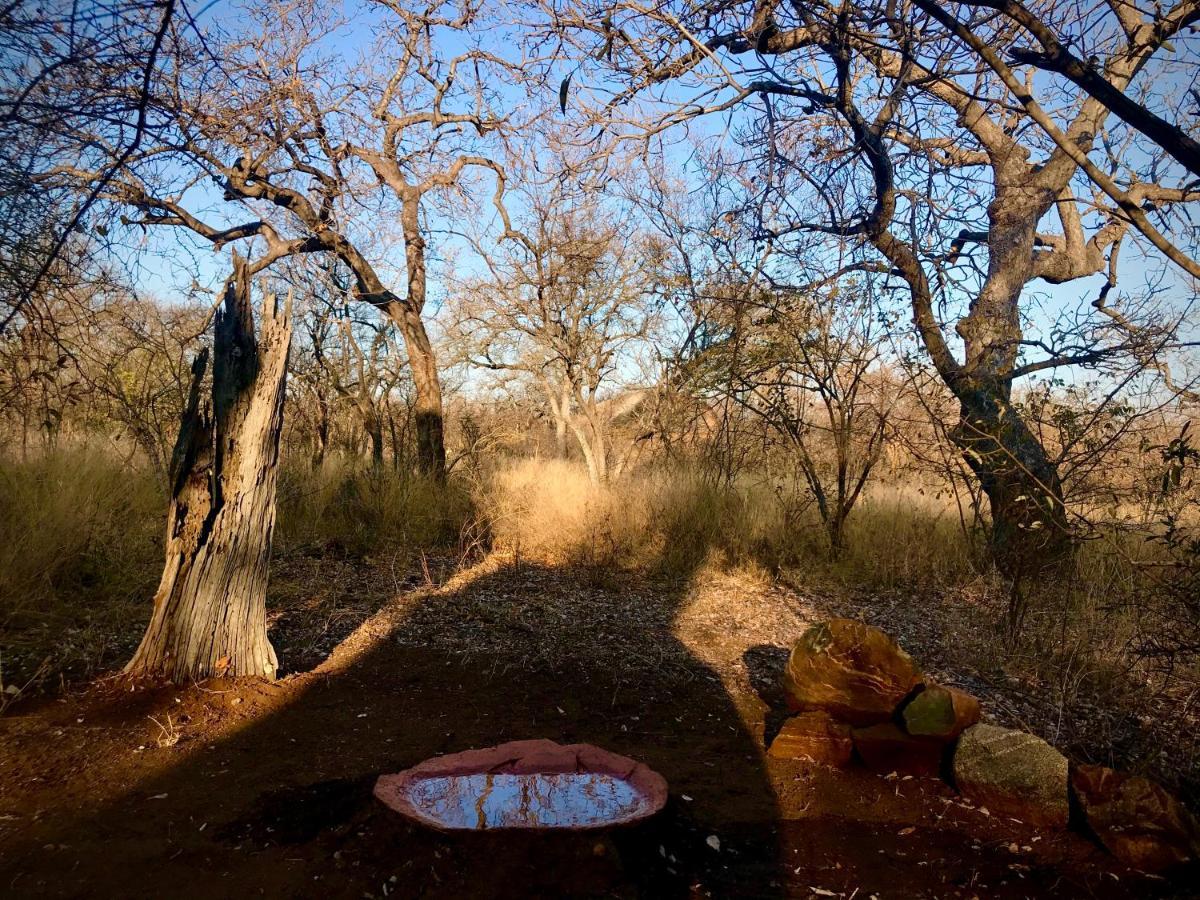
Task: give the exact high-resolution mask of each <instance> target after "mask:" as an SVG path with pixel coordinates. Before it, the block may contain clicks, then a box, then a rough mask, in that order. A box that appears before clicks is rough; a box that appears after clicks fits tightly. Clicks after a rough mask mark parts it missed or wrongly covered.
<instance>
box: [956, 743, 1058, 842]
mask: <svg viewBox="0 0 1200 900" xmlns="http://www.w3.org/2000/svg"><path fill="white" fill-rule="evenodd" d="M953 772H954V784H955V786H956V787H957V788H958V789H959V790H960V791H961V792H962V793H963V794H964V795H965V796H967V797H970V798H971V799H972V800H974V801H976V802H977V803H980V804H982V805H984V806H986V807H988V809H990V810H991V811H992V812H993V813H999V814H1001V815H1005V816H1012V817H1013V818H1015V819H1020V820H1021V821H1023V822H1028V823H1029V824H1030V825H1045V826H1052V827H1057V828H1062V827H1065V826H1066V824H1067V814H1068V801H1067V758H1066V757H1065V756H1063V755H1062V754H1061V753H1059V752H1058V751H1057V750H1055V749H1054V748H1053V747H1051V746H1050V745H1049V744H1047V743H1046V742H1045V741H1043V740H1042V739H1041V738H1039V737H1034V736H1033V735H1032V734H1025V733H1024V732H1022V731H1013V730H1011V729H1008V728H999V727H997V726H995V725H973V726H971V727H970V728H968V729H967V730H966V731H964V732H963V733H962V737H960V738H959V740H958V746H957V747H956V748H955V750H954V764H953Z"/></svg>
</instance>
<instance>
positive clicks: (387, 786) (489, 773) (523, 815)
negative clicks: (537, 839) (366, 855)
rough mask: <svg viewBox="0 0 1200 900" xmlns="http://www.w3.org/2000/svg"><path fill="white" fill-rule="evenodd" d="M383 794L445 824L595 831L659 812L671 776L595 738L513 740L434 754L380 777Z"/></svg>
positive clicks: (394, 805)
mask: <svg viewBox="0 0 1200 900" xmlns="http://www.w3.org/2000/svg"><path fill="white" fill-rule="evenodd" d="M375 796H376V797H378V798H379V799H380V800H381V801H382V802H383V803H384V804H385V805H386V806H388V807H390V808H391V809H394V810H395V811H396V812H398V813H400V814H401V815H402V816H405V817H406V818H408V819H411V820H412V821H415V822H418V823H420V824H422V825H426V826H428V827H430V828H434V829H437V830H439V831H496V830H522V831H587V830H593V829H601V828H611V827H613V826H617V825H628V824H630V823H633V822H638V821H641V820H642V819H646V818H649V817H650V816H652V815H654V814H655V813H657V812H659V811H660V810H661V809H662V808H663V805H664V804H665V803H666V801H667V782H666V779H664V778H663V777H662V776H661V775H659V774H658V773H657V772H655V771H653V770H652V769H650V768H648V767H647V766H645V765H643V764H642V763H639V762H635V761H634V760H632V759H629V758H628V757H625V756H618V755H617V754H615V753H609V752H608V751H607V750H601V749H600V748H599V747H593V746H591V745H590V744H568V745H562V744H556V743H555V742H554V741H549V740H532V741H512V742H510V743H507V744H501V745H500V746H498V747H488V748H487V749H484V750H467V751H464V752H462V753H452V754H450V755H448V756H438V757H435V758H433V759H429V760H426V761H425V762H423V763H420V764H419V765H416V766H414V767H413V768H411V769H407V770H405V771H403V772H400V773H398V774H395V775H383V776H380V778H379V780H378V781H376V782H375Z"/></svg>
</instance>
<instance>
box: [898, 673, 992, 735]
mask: <svg viewBox="0 0 1200 900" xmlns="http://www.w3.org/2000/svg"><path fill="white" fill-rule="evenodd" d="M981 713H982V710H981V709H980V706H979V701H978V700H976V699H975V698H974V697H972V696H971V695H970V694H968V693H966V692H965V691H960V690H958V689H957V688H951V687H942V686H941V685H940V684H930V685H927V686H926V688H925V690H923V691H921V693H919V694H917V696H915V697H913V699H912V701H911V702H909V704H908V705H907V706H905V707H904V730H905V731H907V732H908V733H909V734H911V735H916V736H919V737H933V738H940V739H941V740H943V741H952V740H954V738H956V737H958V736H959V735H960V734H962V733H963V732H964V731H966V730H967V729H968V728H970V727H971V726H972V725H974V724H976V723H977V722H978V721H979V716H980V714H981Z"/></svg>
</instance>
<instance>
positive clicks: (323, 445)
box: [312, 396, 329, 470]
mask: <svg viewBox="0 0 1200 900" xmlns="http://www.w3.org/2000/svg"><path fill="white" fill-rule="evenodd" d="M328 451H329V401H327V400H326V399H325V398H324V397H323V396H318V397H317V429H316V446H315V448H314V449H313V462H312V467H313V468H314V469H318V470H319V469H321V468H322V467H323V466H324V465H325V454H326V453H327V452H328Z"/></svg>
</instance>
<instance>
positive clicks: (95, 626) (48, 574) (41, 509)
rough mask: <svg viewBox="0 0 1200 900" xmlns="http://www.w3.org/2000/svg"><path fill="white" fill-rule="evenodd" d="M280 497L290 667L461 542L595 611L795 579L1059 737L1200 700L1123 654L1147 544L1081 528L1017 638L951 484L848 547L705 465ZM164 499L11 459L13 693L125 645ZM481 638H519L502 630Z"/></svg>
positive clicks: (279, 608)
mask: <svg viewBox="0 0 1200 900" xmlns="http://www.w3.org/2000/svg"><path fill="white" fill-rule="evenodd" d="M279 500H280V509H279V517H278V531H277V540H276V559H275V562H274V563H273V567H272V583H271V588H270V592H269V596H268V604H269V606H270V613H271V621H272V623H273V629H272V635H273V640H275V641H276V642H277V643H278V644H279V645H280V646H281V647H282V648H283V649H284V651H285V656H286V657H287V658H288V659H289V660H291V664H292V665H294V666H307V665H311V664H315V663H316V662H318V661H319V660H320V659H321V658H323V657H324V655H326V654H327V653H328V652H330V650H331V649H332V648H333V647H334V646H335V645H336V644H337V643H338V642H339V641H340V640H342V639H343V638H344V637H345V635H346V634H348V633H350V631H352V630H353V628H354V627H356V625H357V623H358V622H360V621H362V620H363V619H364V618H365V617H367V616H369V615H371V614H373V613H374V612H375V611H376V610H378V609H380V608H381V607H382V606H384V605H386V604H387V603H388V602H389V598H391V597H394V596H395V595H397V594H402V593H405V592H407V591H411V590H412V589H413V588H416V587H420V586H422V585H429V584H434V583H439V582H441V581H443V580H445V578H446V577H447V576H448V575H449V574H450V573H451V572H452V571H453V570H454V569H455V568H461V567H462V565H463V563H464V562H465V561H467V560H468V559H475V558H478V555H479V554H478V553H471V552H468V551H479V550H488V549H494V551H495V552H494V553H493V554H492V562H493V563H494V564H496V565H501V566H503V567H505V568H506V569H507V570H509V571H512V572H514V573H517V575H514V578H515V581H514V585H518V584H519V583H520V581H521V577H525V576H520V577H518V576H519V575H520V572H521V571H522V567H523V566H525V565H526V564H536V566H535V567H534V568H537V567H540V568H541V569H542V570H543V571H544V570H545V567H567V568H569V570H570V571H571V573H572V578H573V579H575V580H576V581H577V582H578V583H579V585H580V589H581V591H582V593H581V594H580V596H581V597H583V598H585V602H587V603H594V602H598V601H597V600H596V597H598V596H605V597H606V596H608V593H606V592H610V593H611V592H612V591H616V592H617V593H618V594H619V595H620V596H621V597H623V598H624V599H623V600H622V606H621V609H620V610H617V609H616V608H614V610H613V614H614V615H632V614H633V607H636V606H638V605H639V604H641V605H643V606H645V610H643V613H642V614H643V615H650V616H652V615H654V610H657V609H659V607H660V606H662V604H663V603H668V602H673V603H679V602H684V601H682V598H683V597H684V596H685V595H687V596H692V595H693V593H692V592H694V591H704V590H708V589H710V588H714V586H716V585H718V584H725V582H724V581H723V580H722V579H726V578H727V577H728V576H733V577H735V578H736V579H737V580H738V583H740V584H742V585H758V586H759V588H761V590H762V591H766V592H768V593H770V594H772V595H774V594H777V593H778V592H779V591H780V590H781V584H782V585H788V586H790V588H791V590H790V592H788V593H789V595H790V596H793V597H797V596H799V597H803V598H805V602H806V604H808V606H809V607H810V608H811V609H813V610H815V611H816V613H820V612H821V611H822V610H823V611H824V613H825V614H835V613H843V614H850V615H856V616H860V617H862V618H866V619H868V620H871V621H874V622H876V623H877V624H879V625H881V626H882V627H884V628H885V629H887V630H889V631H891V632H893V633H895V634H896V635H897V637H899V638H900V639H901V640H902V641H903V642H904V643H905V644H906V645H907V646H909V647H910V649H912V650H913V652H914V653H916V654H918V655H919V656H921V657H922V658H924V659H926V660H928V662H929V664H930V666H931V667H932V668H933V670H934V671H935V672H940V673H942V674H941V676H940V677H950V676H951V675H952V674H953V673H958V675H959V676H960V677H968V678H973V679H976V680H977V683H975V684H968V685H966V686H968V687H974V688H975V689H976V690H978V691H980V692H981V693H988V695H989V696H992V697H995V698H997V699H996V700H995V701H994V705H996V706H997V708H1005V707H1004V704H1008V707H1007V708H1009V710H1010V713H1009V715H1008V718H1009V720H1011V721H1014V722H1021V721H1027V722H1029V723H1030V724H1031V727H1032V726H1033V725H1036V728H1035V730H1038V731H1040V732H1042V733H1045V734H1047V736H1050V737H1055V735H1056V733H1057V731H1058V730H1062V731H1063V734H1064V735H1065V734H1068V733H1072V734H1075V733H1079V734H1084V735H1085V737H1084V738H1081V740H1092V743H1093V744H1094V745H1097V746H1099V745H1100V744H1101V743H1102V742H1103V741H1111V742H1113V743H1114V745H1115V744H1116V743H1119V742H1121V741H1126V742H1128V741H1130V740H1132V739H1130V738H1128V737H1122V735H1130V734H1135V733H1136V734H1142V735H1154V734H1162V733H1164V732H1163V730H1162V729H1161V728H1156V729H1153V730H1139V728H1138V727H1136V723H1137V721H1138V717H1139V716H1142V715H1145V714H1146V713H1147V711H1149V714H1150V715H1152V716H1154V717H1155V718H1156V719H1159V720H1162V722H1160V724H1164V723H1165V724H1167V725H1169V722H1168V721H1167V720H1174V719H1175V718H1178V720H1179V721H1181V722H1183V721H1190V718H1192V717H1194V716H1195V715H1196V714H1197V711H1196V709H1195V707H1196V703H1195V702H1193V701H1194V700H1195V698H1196V697H1197V696H1200V691H1198V690H1197V689H1196V685H1197V684H1200V678H1198V677H1197V672H1196V669H1195V666H1194V664H1191V663H1189V664H1186V665H1183V666H1177V667H1176V668H1175V669H1173V670H1172V671H1171V673H1170V678H1169V679H1167V678H1164V677H1162V674H1161V673H1153V672H1149V671H1148V670H1147V669H1146V668H1145V666H1144V665H1143V663H1142V662H1141V661H1140V660H1139V658H1138V656H1137V654H1136V653H1134V652H1133V650H1134V648H1135V646H1136V640H1137V637H1138V635H1139V630H1140V629H1144V628H1145V627H1146V626H1145V624H1144V623H1143V622H1141V621H1140V618H1139V617H1140V616H1141V615H1142V614H1143V613H1144V607H1142V606H1141V605H1140V603H1141V599H1140V598H1144V597H1145V596H1146V595H1145V584H1144V582H1143V581H1142V580H1141V576H1140V575H1139V573H1138V568H1137V566H1135V565H1133V564H1132V563H1131V559H1132V558H1136V557H1145V556H1146V555H1147V554H1152V553H1154V552H1156V550H1155V549H1154V545H1151V544H1147V543H1146V541H1145V540H1144V537H1143V536H1141V535H1138V534H1133V533H1131V532H1129V531H1120V530H1117V529H1116V528H1114V529H1113V530H1112V533H1111V534H1108V535H1106V536H1103V539H1101V540H1096V541H1093V542H1089V543H1087V544H1085V545H1084V546H1083V548H1082V549H1081V551H1080V553H1079V555H1078V559H1077V560H1076V570H1075V573H1074V577H1071V578H1066V579H1063V581H1062V582H1061V583H1058V584H1050V585H1041V586H1040V589H1039V591H1038V592H1037V594H1036V596H1035V597H1034V600H1035V602H1034V603H1033V606H1032V609H1031V612H1030V614H1029V617H1028V620H1027V622H1026V627H1025V632H1024V635H1023V639H1022V640H1021V642H1020V643H1018V644H1016V645H1012V644H1009V643H1008V642H1006V640H1005V636H1004V634H1003V631H1002V627H1001V623H1002V622H1003V619H1004V609H1005V603H1006V601H1007V595H1006V594H1005V591H1004V590H1003V587H1002V585H1001V584H1000V582H999V580H998V579H996V578H995V576H994V573H992V572H991V571H990V570H989V569H988V568H987V566H986V565H981V564H980V563H979V559H980V556H981V555H980V554H979V552H978V550H979V548H978V536H974V535H970V534H968V533H965V532H964V530H963V529H962V528H961V527H960V524H959V517H958V513H957V509H956V507H954V506H953V505H952V503H951V501H950V500H949V498H947V497H946V496H939V495H938V494H937V492H936V491H930V490H928V489H924V488H922V487H921V486H920V485H915V484H907V483H900V484H891V485H888V484H884V485H880V486H877V487H875V488H874V489H873V490H871V491H870V492H869V493H868V494H867V495H866V496H865V497H864V498H863V500H862V501H861V504H860V506H859V508H858V509H856V510H855V512H854V514H853V515H852V517H851V519H850V522H849V534H848V537H849V547H848V549H847V550H846V551H845V552H844V553H843V554H842V555H841V557H840V558H838V559H836V560H834V559H830V557H829V554H828V550H827V545H826V542H825V537H824V532H823V530H822V529H821V527H820V522H819V521H818V520H817V518H816V515H815V510H814V509H813V508H812V506H811V505H806V504H805V503H804V502H803V501H802V499H801V498H799V497H797V496H795V495H793V494H791V493H789V492H788V491H787V490H784V489H781V488H780V487H778V486H777V485H773V484H771V483H769V482H768V481H766V480H765V479H758V480H755V479H752V478H749V477H744V478H741V479H739V480H737V481H735V482H734V483H733V484H732V485H729V484H725V483H722V482H720V481H718V480H716V479H712V478H707V477H705V476H704V474H703V473H702V472H699V471H695V470H685V471H679V470H675V471H672V470H667V469H662V468H659V469H646V470H642V471H640V472H638V473H635V474H634V475H631V476H629V477H627V478H625V479H622V480H620V481H618V482H616V483H614V484H610V485H605V486H593V485H591V484H590V483H589V482H588V479H587V477H586V474H585V473H584V471H583V470H582V469H581V468H579V467H576V466H572V465H569V464H566V463H561V462H547V461H522V462H512V463H508V464H505V465H503V466H500V467H498V468H496V469H495V470H493V471H492V472H490V473H488V474H484V475H481V476H479V477H478V478H477V479H476V480H475V481H474V482H473V483H472V484H471V485H470V486H469V487H468V485H467V484H466V483H465V482H452V484H451V485H450V486H448V487H444V486H437V485H435V484H431V483H430V482H428V481H425V480H422V479H418V478H414V477H411V476H404V475H401V474H398V473H395V472H393V471H390V470H383V471H372V470H370V469H369V468H367V469H364V468H362V467H355V466H350V465H346V464H338V463H332V464H330V465H328V466H326V467H325V468H324V469H323V470H321V471H319V472H312V471H310V470H308V469H307V468H306V467H305V468H302V469H298V468H292V467H285V469H284V471H283V473H282V478H281V484H280V494H279ZM163 507H164V498H163V494H162V491H161V488H160V486H159V485H158V484H157V483H156V481H155V480H154V478H153V477H152V476H151V475H149V474H148V473H147V472H144V471H142V470H138V469H133V468H130V467H128V466H125V465H122V464H121V463H120V461H118V460H116V459H113V458H111V457H109V456H105V455H104V454H95V453H82V452H74V453H72V452H63V453H59V454H54V455H51V456H47V457H45V458H42V459H39V460H36V461H32V462H29V463H12V462H6V463H0V631H2V633H0V654H2V656H0V666H2V668H0V679H2V682H0V690H3V689H4V686H5V685H8V684H16V686H17V687H18V688H22V689H23V688H25V687H26V686H27V685H28V684H29V682H30V681H33V682H35V684H34V687H35V688H36V686H37V685H36V682H37V681H38V680H41V681H42V682H43V685H42V686H43V687H44V686H46V685H47V684H48V685H53V686H57V685H58V684H60V683H61V682H63V681H69V680H72V679H77V678H83V677H89V676H91V675H94V674H96V673H98V672H102V671H104V670H106V669H111V668H114V667H115V666H117V665H119V664H120V663H121V662H122V661H123V660H124V659H125V658H126V657H127V655H128V654H129V653H130V652H131V651H132V648H133V646H134V645H135V644H136V641H137V640H138V638H139V637H140V633H141V630H142V628H143V627H144V622H145V617H146V615H147V611H148V601H149V598H150V596H151V594H152V592H153V590H154V585H155V584H156V581H157V578H158V575H159V572H160V568H161V565H162V562H161V534H160V532H161V528H162V521H163V513H164V509H163ZM526 571H527V572H531V571H534V569H528V568H527V569H526ZM505 577H506V578H507V577H508V576H505ZM505 590H507V588H506V589H505ZM597 591H599V593H596V592H597ZM589 592H590V593H589ZM535 593H536V592H535ZM749 593H753V591H751V592H749ZM708 595H709V596H710V597H711V598H713V600H712V604H710V606H712V609H710V610H709V612H710V613H711V614H712V615H713V616H716V617H717V619H720V620H722V621H724V620H725V619H728V618H729V617H732V618H733V619H736V618H737V617H738V616H739V615H742V614H743V613H745V612H746V610H747V609H749V608H750V607H745V608H742V607H741V606H739V604H744V603H745V602H746V597H747V596H749V594H748V593H747V591H746V590H740V589H739V590H728V591H727V590H724V589H722V590H720V591H715V592H714V591H713V590H709V594H708ZM671 597H674V598H675V599H674V600H670V598H671ZM686 602H689V603H690V601H686ZM725 602H728V603H729V604H730V608H729V610H728V611H722V610H720V609H718V607H719V606H720V604H721V603H725ZM714 604H715V605H714ZM664 608H665V607H664ZM520 609H521V610H522V612H521V615H538V614H539V611H538V610H539V608H538V607H536V606H531V607H528V608H526V607H525V606H523V605H521V606H520ZM560 613H562V610H558V611H557V612H555V614H556V615H557V614H560ZM547 614H549V613H547ZM488 621H491V620H490V619H489V620H488ZM714 621H716V619H714ZM730 621H732V619H730ZM476 624H478V623H476ZM519 624H520V623H519V622H518V623H517V625H518V626H519ZM438 627H444V626H442V625H439V626H438ZM464 627H466V625H465V623H464ZM519 630H520V629H519V628H518V631H519ZM477 633H478V629H476V628H474V627H472V629H471V635H472V636H473V637H472V640H473V641H476V642H478V640H479V638H478V636H477ZM491 637H492V638H494V639H496V640H505V641H507V640H513V639H516V638H514V636H513V634H512V633H510V632H508V631H505V630H504V629H499V630H497V631H496V632H495V634H494V635H492V636H491ZM489 639H490V638H489ZM528 651H529V652H530V653H532V652H534V648H532V647H530V648H528ZM1156 675H1157V677H1153V676H1156ZM1022 697H1026V698H1030V697H1034V698H1036V701H1035V700H1029V699H1026V700H1022V699H1021V698H1022ZM1188 697H1192V701H1189V700H1188V699H1187V698H1188ZM2 702H3V701H0V703H2ZM1081 722H1089V723H1092V726H1093V728H1092V731H1082V732H1081V731H1080V729H1079V728H1078V727H1077V725H1078V723H1081ZM1167 730H1168V731H1170V729H1169V728H1168V729H1167ZM1093 732H1096V733H1098V734H1099V735H1100V737H1098V738H1095V739H1092V738H1090V737H1087V736H1086V735H1090V734H1092V733H1093ZM1139 740H1142V738H1139ZM1145 740H1151V738H1148V737H1147V738H1145ZM1183 743H1186V742H1177V743H1176V744H1175V746H1176V748H1177V749H1178V750H1179V752H1181V753H1183V755H1185V756H1187V758H1188V760H1191V761H1190V762H1188V761H1186V760H1185V761H1182V763H1183V766H1184V767H1185V768H1189V767H1190V769H1193V770H1194V769H1195V768H1196V762H1195V758H1196V756H1197V754H1200V749H1197V747H1195V746H1192V745H1190V744H1189V745H1188V749H1186V750H1185V749H1184V747H1183Z"/></svg>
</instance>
